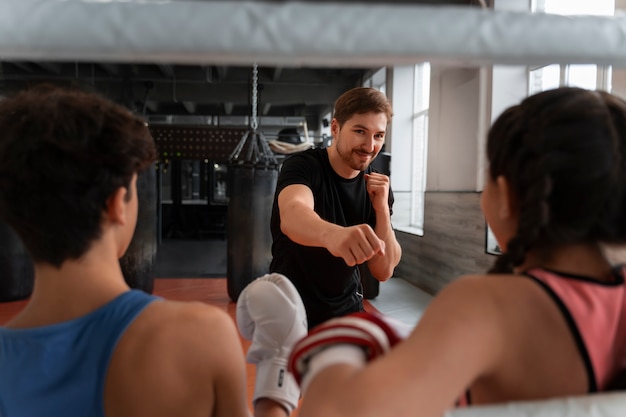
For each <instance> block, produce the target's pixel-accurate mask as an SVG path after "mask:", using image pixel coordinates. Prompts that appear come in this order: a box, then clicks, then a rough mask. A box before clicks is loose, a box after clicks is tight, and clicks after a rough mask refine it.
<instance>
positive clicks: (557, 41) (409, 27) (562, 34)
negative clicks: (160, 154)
mask: <svg viewBox="0 0 626 417" xmlns="http://www.w3.org/2000/svg"><path fill="white" fill-rule="evenodd" d="M15 60H34V61H86V62H92V61H96V62H115V63H167V64H210V65H251V64H252V63H255V62H256V63H258V64H259V65H271V66H277V65H278V66H295V67H298V66H314V67H315V66H318V67H322V66H326V67H332V66H337V67H339V66H341V67H350V66H355V67H356V66H366V67H382V66H390V65H405V64H414V63H418V62H423V61H430V62H432V63H440V64H450V65H463V66H487V65H496V64H497V65H524V66H525V65H548V64H587V63H589V64H598V65H613V66H616V67H623V66H625V65H626V18H625V17H623V16H619V17H602V16H556V15H545V14H531V13H523V12H505V11H494V10H486V9H480V8H478V7H459V6H420V5H394V4H384V2H380V3H376V4H367V5H365V4H340V3H313V2H310V3H300V2H289V1H287V2H246V1H243V2H242V1H175V2H173V1H169V2H168V1H142V2H133V1H103V0H92V1H78V0H3V1H0V61H15ZM624 415H626V393H616V394H594V395H587V396H580V397H571V398H565V399H551V400H546V401H531V402H524V403H510V404H504V405H496V406H487V407H482V406H481V407H469V408H467V409H459V410H453V411H450V412H449V413H447V414H446V417H477V416H481V417H491V416H493V417H495V416H508V417H530V416H535V417H582V416H585V417H588V416H591V417H623V416H624Z"/></svg>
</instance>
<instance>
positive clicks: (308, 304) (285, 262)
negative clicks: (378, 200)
mask: <svg viewBox="0 0 626 417" xmlns="http://www.w3.org/2000/svg"><path fill="white" fill-rule="evenodd" d="M369 172H371V168H370V167H368V168H367V169H366V170H365V171H364V172H361V173H360V174H359V175H357V176H356V177H355V178H353V179H345V178H342V177H340V176H339V175H337V174H336V173H335V171H334V170H333V169H332V167H331V165H330V162H329V160H328V153H327V151H326V149H309V150H306V151H304V152H300V153H297V154H293V155H291V156H290V157H289V158H287V159H286V160H285V161H284V162H283V165H282V168H281V171H280V174H279V175H278V181H277V185H276V193H275V195H274V205H273V208H272V218H271V222H270V227H271V231H272V238H273V244H272V257H273V258H272V262H271V264H270V271H271V272H279V273H281V274H284V275H285V276H287V277H288V278H289V279H290V280H291V281H292V282H293V283H294V285H295V286H296V288H297V289H298V292H299V293H300V296H301V297H302V300H303V301H304V305H305V308H306V311H307V317H308V320H309V327H313V326H315V325H317V324H319V323H321V322H323V321H325V320H328V319H329V318H332V317H336V316H340V315H344V314H348V313H351V312H355V311H360V310H362V309H363V301H362V295H361V294H362V289H361V283H360V276H359V270H358V268H357V267H350V266H348V265H346V263H345V262H344V260H343V259H342V258H338V257H335V256H333V255H332V254H331V253H330V252H329V251H328V250H327V249H326V248H319V247H308V246H302V245H299V244H297V243H295V242H293V241H292V240H291V239H289V238H288V237H287V236H285V234H284V233H283V232H282V231H281V230H280V214H279V210H278V202H277V199H278V194H279V193H280V192H281V191H282V190H283V189H284V188H285V187H287V186H289V185H292V184H303V185H305V186H307V187H309V188H310V189H311V191H312V193H313V197H314V201H315V203H314V205H315V207H314V209H315V212H316V213H317V214H318V215H319V216H320V217H321V218H322V219H324V220H326V221H329V222H331V223H334V224H338V225H340V226H353V225H356V224H363V223H367V224H369V225H370V226H372V228H373V227H375V225H376V213H375V212H374V209H373V207H372V202H371V200H370V198H369V195H368V193H367V189H366V186H365V179H364V173H369ZM392 205H393V194H392V193H391V190H390V192H389V207H390V210H391V207H392Z"/></svg>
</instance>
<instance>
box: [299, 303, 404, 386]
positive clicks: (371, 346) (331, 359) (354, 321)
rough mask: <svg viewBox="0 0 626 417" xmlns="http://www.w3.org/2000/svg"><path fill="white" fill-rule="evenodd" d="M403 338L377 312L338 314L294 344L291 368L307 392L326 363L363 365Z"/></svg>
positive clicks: (385, 351) (327, 364) (328, 364)
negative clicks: (339, 315) (340, 315)
mask: <svg viewBox="0 0 626 417" xmlns="http://www.w3.org/2000/svg"><path fill="white" fill-rule="evenodd" d="M401 340H402V337H401V335H400V334H399V333H398V331H396V329H395V328H394V327H392V325H390V323H389V322H388V321H386V320H385V318H383V317H382V316H379V315H378V314H372V313H365V312H361V313H353V314H349V315H347V316H343V317H337V318H334V319H331V320H328V321H326V322H324V323H322V324H320V325H319V326H316V327H315V328H313V329H312V330H311V331H310V332H309V334H308V336H306V337H304V338H303V339H301V340H300V341H299V342H297V343H296V344H295V345H294V347H293V350H292V352H291V356H290V358H289V371H290V372H291V373H292V374H293V375H294V377H295V379H296V381H297V382H298V384H299V385H300V387H301V390H302V391H303V392H304V390H305V389H306V387H307V386H308V384H309V382H310V381H311V380H312V379H313V377H314V375H316V374H317V373H318V372H319V371H321V370H322V369H324V368H326V367H327V366H330V365H333V364H338V363H349V364H352V365H355V366H359V365H361V366H362V365H364V364H365V363H367V362H368V361H371V360H373V359H375V358H377V357H379V356H382V355H384V354H385V353H387V352H388V351H389V350H390V349H391V348H392V347H393V346H394V345H395V344H396V343H398V342H400V341H401Z"/></svg>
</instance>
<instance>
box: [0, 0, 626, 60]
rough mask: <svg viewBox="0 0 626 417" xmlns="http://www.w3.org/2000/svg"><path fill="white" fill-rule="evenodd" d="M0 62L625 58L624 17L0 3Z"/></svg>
mask: <svg viewBox="0 0 626 417" xmlns="http://www.w3.org/2000/svg"><path fill="white" fill-rule="evenodd" d="M0 59H2V60H51V61H68V60H69V61H99V62H118V63H123V62H134V63H141V62H147V63H160V62H162V63H169V64H177V63H178V64H185V63H187V64H212V65H219V64H223V65H248V64H252V63H254V62H257V63H258V64H259V65H264V64H266V65H272V66H276V65H279V66H342V67H346V66H372V67H376V66H388V65H400V64H413V63H416V62H421V61H430V62H436V63H449V64H454V65H465V66H482V65H492V64H503V65H546V64H554V63H560V64H575V63H578V64H581V63H595V64H599V65H615V66H624V65H626V18H624V17H603V16H557V15H548V14H531V13H525V12H508V11H498V10H491V9H482V8H479V7H470V6H466V7H461V6H426V5H421V6H420V5H406V4H384V2H380V3H373V4H372V3H368V4H354V3H352V4H345V3H344V4H341V3H327V2H322V3H315V2H290V1H286V2H282V1H281V2H261V1H254V2H250V1H141V2H140V1H104V0H90V1H87V0H4V1H1V2H0Z"/></svg>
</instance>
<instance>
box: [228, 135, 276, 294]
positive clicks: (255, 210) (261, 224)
mask: <svg viewBox="0 0 626 417" xmlns="http://www.w3.org/2000/svg"><path fill="white" fill-rule="evenodd" d="M246 149H247V151H248V152H247V155H246V156H245V157H244V158H241V157H240V155H241V152H242V151H243V150H246ZM244 153H246V152H244ZM229 162H230V163H229V166H228V181H229V182H228V187H229V188H228V189H229V200H228V214H227V217H228V223H227V242H226V249H227V260H226V278H227V289H228V296H229V297H230V299H231V300H233V301H237V298H239V294H240V293H241V291H242V290H243V289H244V288H245V286H246V285H248V284H249V283H250V282H251V281H252V280H253V279H255V278H257V277H260V276H262V275H264V274H267V273H268V272H269V265H270V262H271V261H272V234H271V231H270V218H271V215H272V203H273V199H274V191H275V189H276V180H277V179H278V163H277V162H276V157H275V156H274V153H273V152H272V151H271V149H270V148H269V146H268V145H267V143H266V142H265V138H264V137H263V135H262V134H260V133H257V132H256V131H254V132H252V133H250V132H248V133H247V134H246V135H244V137H243V138H242V140H241V141H240V143H239V144H238V145H237V148H236V149H235V151H234V152H233V155H231V158H230V161H229Z"/></svg>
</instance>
